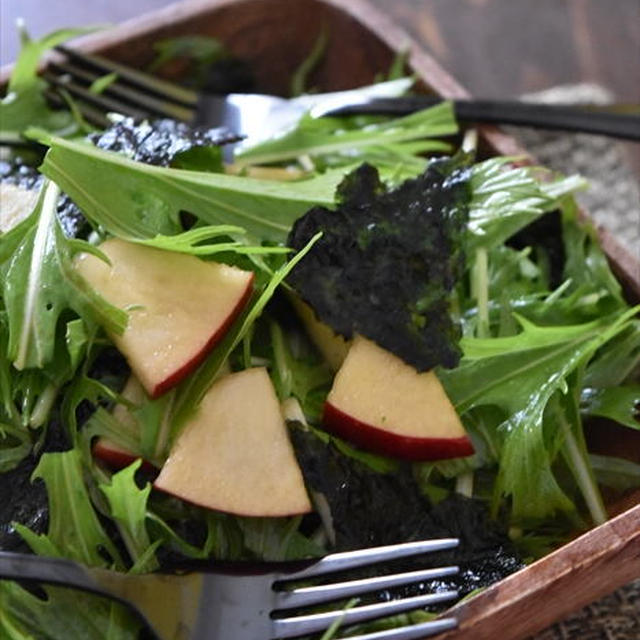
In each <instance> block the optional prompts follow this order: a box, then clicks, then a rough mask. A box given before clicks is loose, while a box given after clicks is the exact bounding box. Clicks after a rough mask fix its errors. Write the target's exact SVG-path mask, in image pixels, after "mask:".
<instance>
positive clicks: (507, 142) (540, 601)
mask: <svg viewBox="0 0 640 640" xmlns="http://www.w3.org/2000/svg"><path fill="white" fill-rule="evenodd" d="M322 30H325V31H326V33H327V35H328V37H329V45H328V47H327V51H326V55H325V56H324V58H323V60H322V62H321V64H320V65H319V67H318V68H317V70H316V71H315V72H314V74H313V77H312V79H311V80H312V84H313V86H314V87H317V88H318V89H320V90H323V91H328V90H338V89H347V88H351V87H355V86H358V85H363V84H368V83H371V82H372V81H373V80H374V77H375V76H376V74H377V73H379V72H380V71H384V70H386V69H388V68H389V66H390V64H391V62H392V60H393V59H394V57H395V55H396V54H397V53H398V52H403V51H408V52H409V57H408V65H409V66H410V67H411V69H412V71H413V72H414V73H415V74H416V75H417V77H418V78H419V79H420V80H421V82H422V89H423V90H425V91H430V92H434V93H436V94H440V95H442V96H445V97H465V96H467V93H466V92H465V90H464V89H463V88H462V87H461V86H460V85H459V84H458V83H457V82H456V80H455V79H454V78H452V77H451V76H450V75H449V74H448V73H447V72H446V71H445V70H444V69H442V68H441V67H440V66H439V65H438V63H437V62H436V61H435V60H434V59H433V58H432V57H431V56H430V55H428V54H427V53H425V52H424V51H423V50H421V48H420V46H419V45H418V44H417V43H416V42H415V41H414V40H412V38H411V37H410V36H409V35H408V34H407V33H406V32H404V31H402V30H401V29H400V28H398V27H397V26H396V25H395V24H393V23H392V22H391V21H390V20H389V19H388V18H387V17H386V16H385V15H384V14H382V13H380V12H379V11H378V10H377V9H375V8H374V7H373V6H371V5H370V4H369V3H368V2H367V1H366V0H349V1H348V2H344V1H342V0H190V1H187V2H183V3H179V4H175V5H171V6H169V7H166V8H163V9H160V10H159V11H155V12H153V13H149V14H146V15H143V16H141V17H139V18H136V19H134V20H130V21H128V22H125V23H123V24H122V25H120V26H118V27H116V28H113V29H110V30H108V31H104V32H99V33H96V34H93V35H91V36H88V37H85V38H82V39H81V40H79V41H77V46H79V47H80V48H82V49H84V50H86V51H91V52H99V53H101V54H103V55H106V56H108V57H111V58H112V59H114V60H117V61H121V62H124V63H126V64H129V65H132V66H144V65H146V64H147V63H149V62H150V61H151V60H152V59H153V58H154V51H153V43H154V42H156V41H157V40H160V39H162V38H169V37H175V36H180V35H194V34H199V35H207V36H214V37H216V38H219V39H220V40H221V41H222V42H224V43H225V45H226V46H227V48H228V49H229V50H230V51H231V52H232V53H233V54H235V55H236V56H238V57H240V58H242V59H244V60H246V61H247V62H248V63H249V64H250V66H251V68H252V69H253V71H254V72H255V74H256V78H257V81H258V85H259V89H260V90H261V91H264V92H266V93H276V94H278V93H280V94H284V93H286V92H287V88H288V81H289V78H290V77H291V74H292V73H293V71H294V70H295V69H296V68H297V66H298V65H299V63H300V62H301V61H302V60H304V59H305V58H306V56H307V55H308V53H309V50H310V47H311V46H312V44H313V43H314V42H315V39H316V38H317V36H318V35H319V34H320V32H321V31H322ZM8 72H9V69H4V70H3V72H2V74H0V83H1V82H2V81H3V80H6V78H7V77H8ZM480 133H481V140H482V146H481V149H482V151H483V153H485V154H489V155H490V154H505V155H512V154H525V155H526V152H525V151H524V150H523V149H522V148H520V147H519V146H518V144H517V143H516V142H515V141H514V140H513V139H512V138H510V137H509V136H507V135H505V134H504V133H502V132H501V131H500V130H499V129H496V128H494V127H483V128H481V129H480ZM584 215H585V217H587V216H586V214H584ZM599 233H600V237H601V241H602V245H603V248H604V250H605V252H606V253H607V255H608V257H609V260H610V262H611V265H612V267H613V269H614V271H615V273H616V275H617V277H618V278H619V279H620V281H621V283H622V284H623V286H624V288H625V291H626V293H627V296H628V297H629V300H630V301H635V302H638V301H640V263H638V262H637V261H636V260H635V259H634V258H633V257H632V256H631V255H630V254H629V253H628V252H627V251H625V250H624V249H623V248H622V246H621V245H619V244H618V243H617V241H616V240H615V238H613V237H612V236H611V235H610V234H609V233H607V232H606V230H602V229H601V230H599ZM608 433H609V434H610V433H611V432H610V431H609V432H608ZM639 436H640V432H633V431H631V430H630V429H620V430H617V431H616V432H615V437H610V435H609V436H608V437H602V434H599V433H598V432H596V433H595V434H593V437H594V440H595V441H596V442H597V443H598V447H599V451H600V452H601V453H610V454H612V455H623V456H625V457H627V458H630V459H632V460H635V461H636V462H639V463H640V437H639ZM607 507H608V509H609V512H610V514H611V515H614V516H615V517H613V518H612V519H611V520H609V521H608V522H607V523H605V524H603V525H601V526H599V527H596V528H594V529H592V530H591V531H589V532H588V533H585V534H584V535H582V536H580V537H579V538H577V539H575V540H573V541H572V542H570V543H569V544H566V545H565V546H563V547H561V548H559V549H557V550H556V551H555V552H553V553H551V554H550V555H548V556H546V557H544V558H543V559H541V560H539V561H537V562H535V563H533V564H532V565H530V566H528V567H526V568H525V569H522V570H521V571H519V572H517V573H515V574H513V575H512V576H510V577H508V578H506V579H505V580H502V581H501V582H499V583H497V584H495V585H493V586H492V587H490V588H488V589H486V590H485V591H483V592H482V593H480V594H479V595H477V596H475V597H474V598H472V599H470V600H468V601H467V602H465V603H463V604H460V605H458V606H456V607H455V608H454V609H453V611H454V612H455V615H456V616H457V617H458V620H459V623H460V624H459V628H458V629H457V630H456V631H454V632H450V633H448V634H445V635H443V636H440V637H441V638H447V639H449V638H450V639H451V640H454V639H455V640H483V639H487V640H489V639H490V640H494V639H495V638H496V637H498V636H499V637H500V639H501V640H516V639H518V638H525V637H527V636H528V635H531V634H533V633H535V632H536V631H539V630H541V629H543V628H544V627H546V626H548V625H549V624H551V623H553V622H555V621H557V620H559V619H561V618H563V617H565V616H566V615H567V614H569V613H571V612H572V611H574V610H576V609H578V608H580V607H582V606H584V605H586V604H588V603H590V602H592V601H593V600H595V599H597V598H599V597H601V596H603V595H605V594H607V593H610V592H611V591H613V590H614V589H616V588H617V587H619V586H621V585H623V584H626V583H627V582H629V581H631V580H633V579H634V578H638V577H639V576H640V491H635V492H629V493H628V494H626V495H625V496H624V497H623V499H622V500H620V499H617V500H616V501H613V502H610V503H609V504H608V505H607Z"/></svg>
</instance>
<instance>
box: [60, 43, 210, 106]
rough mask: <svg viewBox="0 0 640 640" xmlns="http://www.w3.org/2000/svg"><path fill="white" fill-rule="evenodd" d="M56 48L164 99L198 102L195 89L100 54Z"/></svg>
mask: <svg viewBox="0 0 640 640" xmlns="http://www.w3.org/2000/svg"><path fill="white" fill-rule="evenodd" d="M56 50H57V51H60V52H61V53H64V54H65V55H66V56H67V57H68V58H70V59H71V60H73V61H74V62H77V63H79V64H84V65H88V66H91V67H94V68H96V69H100V70H101V71H103V72H104V73H112V72H115V73H117V74H118V76H119V77H120V78H121V79H123V80H126V81H127V82H129V83H131V84H133V85H135V86H137V87H140V88H141V89H146V90H147V91H151V92H152V93H154V94H156V95H159V96H161V97H163V98H165V99H166V98H170V99H171V100H174V101H175V102H180V103H182V104H184V105H185V106H188V107H195V106H196V105H197V104H198V94H197V93H196V92H195V91H192V90H191V89H187V88H185V87H181V86H179V85H177V84H174V83H173V82H168V81H167V80H162V79H161V78H157V77H155V76H152V75H150V74H148V73H144V72H143V71H138V70H137V69H132V68H131V67H127V66H125V65H121V64H118V63H117V62H113V61H112V60H107V58H103V57H102V56H97V55H95V54H89V53H84V52H83V53H80V52H79V51H77V50H76V49H70V48H69V47H65V46H64V45H58V46H56Z"/></svg>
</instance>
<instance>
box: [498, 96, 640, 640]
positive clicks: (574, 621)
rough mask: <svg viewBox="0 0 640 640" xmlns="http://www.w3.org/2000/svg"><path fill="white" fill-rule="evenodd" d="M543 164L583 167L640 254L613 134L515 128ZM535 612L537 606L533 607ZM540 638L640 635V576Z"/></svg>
mask: <svg viewBox="0 0 640 640" xmlns="http://www.w3.org/2000/svg"><path fill="white" fill-rule="evenodd" d="M526 97H527V98H528V99H531V100H536V101H540V102H593V103H599V104H604V103H607V102H609V101H611V95H610V94H609V93H608V92H607V91H606V90H605V89H603V88H602V87H599V86H597V85H592V84H581V85H571V86H563V87H554V88H553V89H550V90H547V91H544V92H541V93H538V94H533V95H530V96H526ZM509 132H510V133H511V134H513V135H514V137H516V138H518V139H519V140H520V141H521V142H522V144H523V146H524V147H525V148H526V149H528V150H529V151H531V153H532V154H533V155H534V156H535V157H536V158H537V159H538V160H539V161H540V163H541V164H542V165H545V166H548V167H551V168H552V169H556V170H558V171H561V172H563V173H579V174H581V175H582V176H584V177H585V178H587V179H588V180H589V183H590V187H589V189H588V190H587V191H585V192H583V193H581V194H579V196H578V199H579V201H580V203H581V204H582V205H583V206H584V208H585V209H586V210H587V211H588V212H589V213H590V215H591V216H592V217H593V218H594V220H595V221H596V223H597V224H598V225H603V226H605V227H607V228H608V229H609V230H610V231H612V232H613V233H614V234H615V235H616V236H617V238H618V239H619V240H621V241H622V243H623V244H624V245H625V246H626V247H627V248H628V249H629V250H630V251H631V252H632V253H633V254H634V255H637V256H638V259H639V260H640V188H639V185H638V177H637V175H634V172H633V170H632V167H631V166H630V163H629V161H628V158H627V156H626V155H625V153H624V150H623V149H622V148H621V146H620V145H619V144H618V143H616V142H615V141H614V140H612V139H610V138H605V137H602V136H592V135H582V134H576V135H570V134H565V133H562V134H558V133H552V132H541V131H533V130H527V129H515V128H510V131H509ZM531 615H535V611H532V612H531ZM535 640H640V576H639V579H638V580H636V581H634V582H632V583H631V584H629V585H627V586H626V587H623V588H621V589H619V590H618V591H616V592H615V593H614V594H612V595H610V596H607V597H606V598H603V599H602V600H599V601H598V602H595V603H593V604H591V605H589V606H588V607H585V608H584V609H583V610H582V611H579V612H577V613H575V614H574V615H572V616H570V617H569V618H567V619H566V620H563V621H561V622H559V623H557V624H555V625H553V626H552V627H549V628H548V629H546V630H545V631H543V632H542V633H540V634H538V635H536V636H535Z"/></svg>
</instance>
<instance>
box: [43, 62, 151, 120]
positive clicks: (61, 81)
mask: <svg viewBox="0 0 640 640" xmlns="http://www.w3.org/2000/svg"><path fill="white" fill-rule="evenodd" d="M42 77H43V78H44V79H45V80H46V81H47V82H48V83H49V84H50V85H53V86H55V87H60V88H61V89H65V90H66V91H68V92H69V93H70V94H71V95H72V96H74V97H76V98H80V99H81V100H83V101H85V102H87V103H89V104H91V105H94V106H96V107H98V108H99V109H102V110H103V111H105V112H108V111H114V112H116V113H122V114H124V115H126V116H132V117H133V118H135V119H140V118H146V117H147V116H148V115H149V113H148V112H147V111H142V110H141V109H136V108H134V107H131V106H130V105H128V104H125V103H124V102H121V101H119V100H114V99H113V98H109V97H108V96H105V95H102V94H96V93H91V91H88V90H87V89H85V88H84V87H81V86H80V85H78V84H76V83H75V82H73V80H71V79H70V78H66V77H64V76H56V75H55V74H53V73H51V72H49V71H44V72H43V74H42Z"/></svg>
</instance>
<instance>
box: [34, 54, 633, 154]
mask: <svg viewBox="0 0 640 640" xmlns="http://www.w3.org/2000/svg"><path fill="white" fill-rule="evenodd" d="M56 49H57V50H58V51H59V52H60V53H62V54H64V55H65V56H66V58H67V59H66V60H64V61H58V62H51V63H50V64H49V66H48V68H47V69H46V70H45V71H44V73H43V77H44V78H45V79H46V80H47V81H48V83H49V85H50V90H49V92H48V96H49V97H50V98H51V99H52V100H54V101H57V102H58V103H59V104H61V105H63V104H65V101H64V100H63V99H62V98H61V97H60V95H58V92H59V91H60V90H61V89H62V90H64V91H68V92H69V94H71V95H72V96H73V97H74V98H75V99H77V100H79V101H80V102H79V103H78V107H79V109H80V111H81V113H82V114H83V116H84V117H85V118H86V119H87V120H88V121H90V122H92V123H93V124H96V125H98V126H100V127H105V126H107V125H108V124H109V120H108V118H107V117H106V114H107V113H108V112H118V113H122V114H124V115H129V116H132V117H134V118H148V117H154V116H155V117H158V116H159V117H169V118H173V119H175V120H181V121H184V122H188V123H191V124H197V125H202V126H226V127H227V128H228V129H230V130H231V131H233V132H235V133H238V134H240V135H244V136H246V137H247V138H248V139H250V140H251V142H252V143H254V142H257V141H259V140H261V139H263V138H266V137H270V136H271V135H273V134H274V133H276V132H278V131H282V130H285V129H287V128H288V127H290V126H292V125H293V124H295V123H296V122H297V121H298V120H299V118H300V117H301V116H302V115H303V114H304V113H305V112H307V111H309V112H310V113H311V115H312V116H313V117H321V116H326V115H344V114H358V113H359V114H365V113H366V114H381V115H406V114H408V113H412V112H414V111H418V110H420V109H425V108H427V107H429V106H433V105H435V104H438V103H440V102H442V101H443V98H440V97H438V96H434V95H413V96H402V94H403V93H405V92H406V91H407V90H408V88H409V87H410V85H411V83H412V81H411V80H409V79H400V80H395V81H389V82H386V83H379V84H378V85H372V86H370V87H365V88H361V89H355V90H351V91H342V92H333V93H324V94H315V95H304V96H299V97H297V98H291V99H284V98H279V97H276V96H268V95H263V94H228V95H226V96H216V95H211V94H202V93H198V92H195V91H192V90H190V89H187V88H185V87H181V86H179V85H176V84H174V83H171V82H168V81H166V80H163V79H160V78H157V77H154V76H151V75H149V74H147V73H144V72H141V71H139V70H137V69H132V68H130V67H127V66H125V65H122V64H118V63H115V62H113V61H111V60H108V59H106V58H103V57H101V56H97V55H92V54H87V53H81V52H79V51H78V50H75V49H71V48H68V47H65V46H63V45H59V46H58V47H56ZM105 74H115V75H114V76H113V78H115V79H114V80H113V81H112V82H111V83H109V84H108V86H107V87H106V89H105V90H104V91H103V92H101V93H99V94H98V93H95V92H92V91H90V87H91V85H92V84H93V83H94V82H95V81H96V80H98V79H99V78H101V77H103V76H104V75H105ZM453 106H454V110H455V113H456V116H457V118H458V119H459V120H461V121H466V122H474V123H489V124H510V125H520V126H528V127H539V128H542V129H550V130H565V131H574V132H586V133H595V134H601V135H608V136H612V137H618V138H623V139H629V140H640V107H639V106H638V105H605V106H595V105H589V106H586V107H585V106H584V105H581V106H566V105H549V104H536V103H526V102H520V101H496V100H454V101H453Z"/></svg>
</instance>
